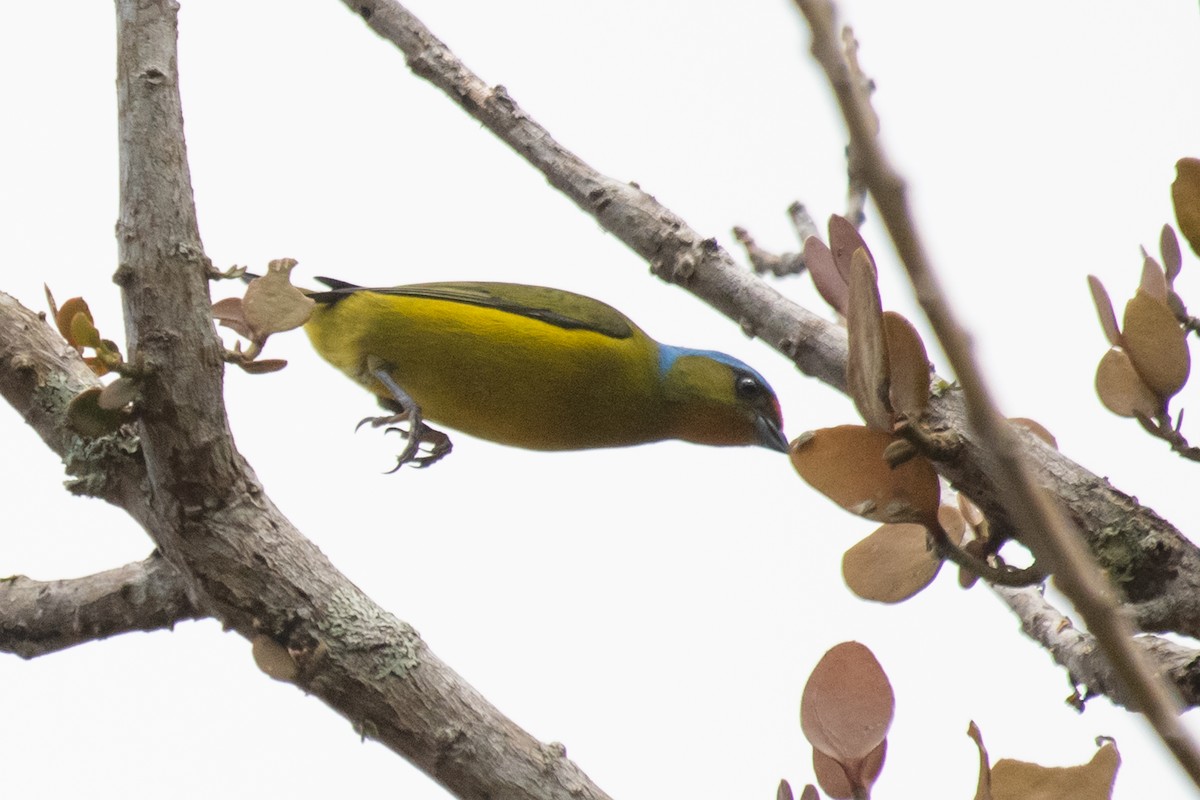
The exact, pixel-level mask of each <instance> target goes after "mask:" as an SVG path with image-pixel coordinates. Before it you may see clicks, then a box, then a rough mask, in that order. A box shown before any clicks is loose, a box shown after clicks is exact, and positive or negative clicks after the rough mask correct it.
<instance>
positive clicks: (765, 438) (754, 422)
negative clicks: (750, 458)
mask: <svg viewBox="0 0 1200 800" xmlns="http://www.w3.org/2000/svg"><path fill="white" fill-rule="evenodd" d="M659 370H660V374H661V376H662V381H663V394H664V398H665V400H666V402H667V405H668V411H669V413H670V415H671V417H672V419H673V427H674V430H675V436H677V437H678V438H680V439H683V440H685V441H689V442H696V443H698V444H709V445H760V446H762V447H768V448H770V449H772V450H778V451H780V452H784V453H786V452H787V449H788V442H787V439H786V438H785V437H784V435H783V415H782V413H781V412H780V410H779V400H778V399H777V398H776V397H775V392H774V391H772V390H771V387H770V386H769V385H768V384H767V382H766V381H765V380H764V379H763V377H762V376H761V375H759V374H758V373H757V372H755V371H754V370H753V369H751V368H750V367H749V366H747V365H746V364H744V363H742V362H741V361H739V360H738V359H736V358H734V357H733V356H728V355H725V354H724V353H717V352H714V351H711V350H690V349H687V348H683V347H671V346H669V345H663V346H662V349H661V351H660V354H659Z"/></svg>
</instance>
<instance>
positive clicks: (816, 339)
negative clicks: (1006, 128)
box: [342, 0, 1200, 636]
mask: <svg viewBox="0 0 1200 800" xmlns="http://www.w3.org/2000/svg"><path fill="white" fill-rule="evenodd" d="M342 2H343V3H344V4H345V5H346V6H347V7H348V8H350V9H351V10H352V11H354V12H355V13H357V14H360V15H361V16H362V17H363V18H364V19H365V20H366V22H367V24H368V25H370V27H371V28H372V29H373V30H374V31H375V32H376V33H378V34H379V35H380V36H382V37H383V38H385V39H387V40H388V41H390V42H392V43H393V44H394V45H396V47H398V48H399V49H400V50H401V51H403V52H404V54H405V56H406V57H407V59H408V63H409V66H410V67H411V68H412V70H413V71H414V72H415V73H416V74H417V75H419V76H420V77H422V78H424V79H426V80H428V81H429V82H430V83H432V84H434V85H435V86H437V87H438V88H440V89H441V90H442V91H443V92H445V93H446V95H447V97H448V98H450V99H451V100H452V101H453V102H455V103H457V104H458V105H459V106H460V107H462V109H463V110H464V111H466V112H467V113H468V114H470V115H471V116H472V117H474V118H475V119H477V120H478V121H479V122H480V123H482V124H483V125H484V126H485V127H487V128H488V129H489V130H490V131H492V133H494V134H495V135H496V136H497V137H499V138H500V139H501V140H502V141H503V142H505V143H506V144H507V145H509V146H510V147H512V148H513V149H514V150H515V151H516V152H517V153H519V154H520V155H521V156H522V157H523V158H525V159H526V160H527V161H529V163H530V164H531V165H533V166H534V167H535V168H537V169H538V170H539V171H541V172H542V173H543V174H544V175H545V176H546V178H547V180H548V181H549V182H550V184H551V185H553V186H554V187H556V188H558V189H559V190H560V191H561V192H563V193H564V194H565V195H566V196H567V197H569V198H570V199H571V200H572V201H574V202H575V203H576V204H577V205H578V206H579V208H580V209H582V210H583V211H584V212H586V213H588V214H590V215H592V216H593V217H595V219H596V220H597V221H598V222H599V223H600V224H601V225H602V226H603V227H605V228H606V229H607V230H609V231H610V232H611V233H613V234H614V235H615V236H617V237H618V238H620V239H621V240H622V241H623V242H625V243H626V244H627V245H628V246H629V247H630V248H632V249H633V250H634V251H635V252H637V253H638V254H639V255H641V256H643V257H644V258H646V260H647V261H649V262H650V264H651V265H652V266H654V267H655V269H656V271H657V272H658V274H659V275H660V276H661V277H663V278H664V279H666V280H672V281H675V282H677V283H680V284H682V285H683V286H684V287H685V288H687V289H688V291H690V292H692V293H694V294H695V295H696V296H698V297H699V298H701V299H702V300H704V301H705V302H707V303H709V304H710V305H712V306H713V307H714V308H716V309H718V310H719V311H721V312H722V313H724V314H725V315H726V316H728V317H729V318H730V319H732V320H734V321H735V322H737V323H738V324H739V325H740V326H741V327H742V328H743V330H745V331H747V332H748V333H753V334H756V335H758V336H759V337H761V338H762V339H763V340H764V341H766V342H767V343H768V344H770V345H771V346H772V347H774V348H776V349H777V350H779V351H780V352H781V353H783V354H784V355H785V356H787V357H788V358H790V359H792V360H793V361H794V362H795V364H796V366H797V367H799V368H800V370H801V371H803V372H804V373H806V374H808V375H811V376H813V377H816V378H818V379H820V380H822V381H824V382H825V383H827V384H829V385H830V386H832V387H834V388H836V389H838V390H840V391H844V390H845V364H846V334H845V330H844V329H843V328H841V327H840V326H838V325H834V324H832V323H830V322H828V321H826V320H825V319H823V318H821V317H819V316H818V315H815V314H813V313H811V312H809V311H807V310H805V309H802V308H800V307H798V306H796V305H795V304H794V303H792V302H790V301H789V300H787V299H786V298H784V297H782V296H781V295H779V294H778V293H777V292H775V291H774V290H773V289H771V288H770V287H768V286H766V284H764V283H763V282H762V281H761V280H760V279H758V278H757V277H756V276H754V275H751V274H749V273H747V272H746V271H744V270H742V269H741V268H739V267H738V266H737V264H735V263H734V262H733V260H732V259H731V258H730V257H729V255H728V253H726V251H725V250H724V249H722V248H720V247H719V246H717V245H716V244H715V241H714V240H712V239H709V238H705V237H704V236H702V235H701V234H700V233H698V232H696V231H694V230H692V229H691V228H690V227H688V225H687V224H686V223H685V222H684V221H683V220H681V219H680V218H679V217H678V216H676V215H675V214H674V213H673V212H671V211H670V210H669V209H667V208H665V207H663V206H662V205H661V204H660V203H658V202H657V201H656V200H655V199H654V198H653V197H652V196H650V195H649V194H647V193H645V192H643V191H641V189H639V188H637V187H635V186H630V185H628V184H625V183H621V182H620V181H617V180H615V179H613V178H610V177H607V176H605V175H602V174H600V173H598V172H597V171H596V170H594V169H593V168H592V167H590V166H589V165H588V164H586V163H585V162H584V161H583V160H582V159H580V158H579V157H578V156H576V155H575V154H573V153H571V152H570V151H568V150H567V149H566V148H564V147H563V146H562V145H561V144H559V143H558V142H556V141H555V140H554V138H553V137H552V136H551V135H550V133H549V131H547V130H546V129H545V128H543V127H541V126H540V125H538V123H537V122H536V121H534V120H533V119H531V118H530V117H529V115H528V114H526V113H525V112H524V111H523V110H522V109H521V108H520V107H519V106H518V105H517V104H516V102H515V101H514V100H513V98H512V97H510V96H509V94H508V93H507V92H506V91H504V90H503V89H502V88H501V87H495V88H493V87H490V86H489V85H488V84H487V83H485V82H484V81H483V80H482V79H481V78H479V77H478V76H477V75H475V74H474V73H472V72H471V71H470V70H469V69H468V68H467V67H466V66H465V65H464V64H463V63H462V62H461V61H460V60H459V59H458V58H457V57H456V56H455V55H454V54H453V53H451V52H450V50H449V49H448V48H447V47H446V45H444V44H443V43H442V42H441V41H439V40H438V39H437V38H436V37H435V36H434V35H433V34H432V33H431V32H430V31H429V30H428V29H427V28H426V27H425V26H424V25H423V24H422V23H421V22H420V20H418V19H416V18H415V17H414V16H413V15H412V14H411V13H409V12H408V10H407V9H405V8H404V7H403V6H402V5H400V4H399V3H397V2H394V0H359V2H351V0H342ZM928 421H929V424H930V425H931V426H932V427H934V428H937V429H940V430H947V431H953V432H955V434H956V439H957V440H958V441H960V442H961V447H960V448H959V451H958V452H957V453H956V454H954V455H953V457H949V458H947V459H946V460H944V461H942V462H940V463H939V464H938V465H937V467H938V470H939V472H941V473H942V475H944V476H945V477H946V478H947V479H948V480H950V482H951V483H953V484H954V485H955V486H957V487H959V488H961V489H962V490H964V491H965V492H966V493H967V494H968V495H969V496H970V497H971V498H972V499H973V500H974V501H975V502H976V503H978V504H979V505H980V506H981V507H982V508H983V509H984V511H985V512H986V513H987V515H988V517H989V519H992V520H993V521H995V523H996V524H998V525H1001V526H1002V527H1004V528H1005V529H1008V530H1019V529H1020V528H1018V527H1016V526H1015V525H1014V521H1013V520H1012V519H1011V517H1010V514H1009V511H1008V509H1007V508H1006V506H1005V505H1004V503H1002V502H1001V498H1002V493H1001V492H1000V490H999V488H998V487H997V485H996V482H995V480H994V476H995V475H996V474H998V471H999V470H1000V469H1001V468H1002V465H1001V464H1000V462H999V457H998V456H997V454H996V453H995V452H993V451H991V450H990V449H988V448H986V447H983V446H981V444H982V443H981V440H980V439H979V437H978V436H977V435H976V434H975V433H973V432H972V430H971V428H970V426H969V425H968V422H967V409H966V406H965V404H964V403H963V397H962V393H961V391H959V390H951V391H947V392H945V393H943V394H942V395H941V396H940V397H937V398H934V399H933V400H932V403H931V407H930V411H929V415H928ZM1022 446H1023V449H1024V455H1025V457H1026V459H1027V463H1028V465H1029V467H1030V469H1032V470H1033V472H1034V475H1035V478H1036V481H1037V483H1038V484H1039V485H1040V486H1042V487H1045V488H1047V489H1049V490H1050V491H1051V492H1052V493H1054V494H1055V495H1056V496H1057V497H1058V499H1059V500H1060V501H1061V502H1062V503H1063V504H1064V506H1065V508H1066V510H1067V512H1068V514H1069V515H1070V517H1071V519H1072V520H1073V521H1074V522H1075V524H1076V525H1078V526H1079V527H1080V528H1081V529H1082V530H1083V532H1084V534H1085V536H1086V537H1087V539H1088V543H1089V545H1090V546H1091V548H1092V550H1093V552H1095V553H1096V554H1097V556H1098V557H1099V558H1100V560H1101V563H1102V564H1103V565H1104V566H1105V568H1106V569H1108V570H1109V572H1110V573H1112V574H1114V575H1118V576H1120V581H1121V582H1120V588H1121V589H1122V591H1123V592H1124V594H1125V596H1126V597H1127V598H1128V599H1129V600H1130V601H1131V602H1130V603H1129V604H1128V606H1127V607H1128V608H1129V609H1130V611H1131V613H1132V614H1133V616H1134V618H1135V620H1136V622H1137V623H1138V625H1139V627H1141V628H1142V629H1143V630H1148V631H1167V630H1170V631H1177V632H1179V633H1183V634H1187V635H1191V636H1200V550H1197V548H1196V546H1195V545H1193V544H1192V543H1191V542H1190V541H1189V540H1188V539H1187V538H1186V537H1184V536H1182V535H1181V534H1180V533H1179V531H1178V530H1177V529H1176V528H1174V527H1173V526H1172V525H1171V524H1170V523H1168V522H1166V521H1165V520H1163V519H1162V518H1160V517H1159V516H1157V515H1156V514H1155V513H1154V512H1153V511H1151V510H1150V509H1147V508H1145V507H1144V506H1140V505H1138V504H1137V503H1136V502H1135V501H1134V500H1133V499H1132V498H1131V497H1129V496H1128V495H1126V494H1124V493H1122V492H1120V491H1118V490H1116V489H1114V488H1113V487H1112V486H1110V485H1109V484H1108V482H1107V481H1106V480H1104V479H1103V478H1100V477H1098V476H1097V475H1095V474H1093V473H1091V472H1089V471H1087V470H1085V469H1084V468H1082V467H1080V466H1079V465H1078V464H1076V463H1075V462H1073V461H1071V460H1070V459H1068V458H1066V457H1065V456H1063V455H1062V454H1061V453H1058V452H1056V451H1054V450H1052V449H1050V448H1049V447H1046V446H1044V445H1042V444H1041V443H1040V442H1039V441H1037V440H1036V438H1035V437H1033V436H1027V437H1023V443H1022Z"/></svg>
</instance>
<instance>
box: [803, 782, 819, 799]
mask: <svg viewBox="0 0 1200 800" xmlns="http://www.w3.org/2000/svg"><path fill="white" fill-rule="evenodd" d="M800 800H821V795H819V794H817V787H815V786H813V785H812V784H811V783H806V784H804V791H802V792H800Z"/></svg>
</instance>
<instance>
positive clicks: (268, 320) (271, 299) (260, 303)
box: [242, 258, 316, 338]
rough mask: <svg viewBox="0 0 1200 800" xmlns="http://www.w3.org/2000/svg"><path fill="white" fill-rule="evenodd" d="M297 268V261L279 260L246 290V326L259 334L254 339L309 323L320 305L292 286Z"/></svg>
mask: <svg viewBox="0 0 1200 800" xmlns="http://www.w3.org/2000/svg"><path fill="white" fill-rule="evenodd" d="M295 266H296V260H295V259H292V258H280V259H276V260H274V261H272V262H270V264H268V265H267V274H266V275H263V276H262V277H261V278H255V279H254V280H252V281H251V282H250V285H249V286H247V287H246V296H245V297H244V298H243V299H242V312H243V314H244V315H245V320H246V325H247V326H248V327H249V328H250V330H251V331H253V332H254V333H255V334H256V335H255V336H254V337H252V338H257V337H258V336H269V335H271V334H272V333H281V332H283V331H290V330H292V329H293V328H299V327H300V326H301V325H303V324H304V323H305V322H308V318H309V316H311V315H312V309H313V306H314V305H316V304H315V303H314V302H313V300H312V298H311V297H309V296H308V295H306V294H304V292H302V291H300V290H299V289H297V288H296V287H295V286H292V282H291V278H290V273H291V271H292V268H293V267H295Z"/></svg>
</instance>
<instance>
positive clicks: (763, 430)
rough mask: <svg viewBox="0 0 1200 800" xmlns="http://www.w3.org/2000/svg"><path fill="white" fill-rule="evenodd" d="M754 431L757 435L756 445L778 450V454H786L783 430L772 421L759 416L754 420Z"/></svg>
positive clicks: (785, 438) (786, 447)
mask: <svg viewBox="0 0 1200 800" xmlns="http://www.w3.org/2000/svg"><path fill="white" fill-rule="evenodd" d="M754 430H755V432H756V433H757V434H758V443H759V444H761V445H762V446H763V447H768V448H770V449H772V450H778V451H779V452H780V453H786V452H788V440H787V437H786V436H784V435H783V430H782V429H781V428H780V427H779V425H778V424H776V423H775V421H774V420H770V419H767V418H766V417H765V416H762V415H760V416H759V417H758V418H757V419H756V420H754Z"/></svg>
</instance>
